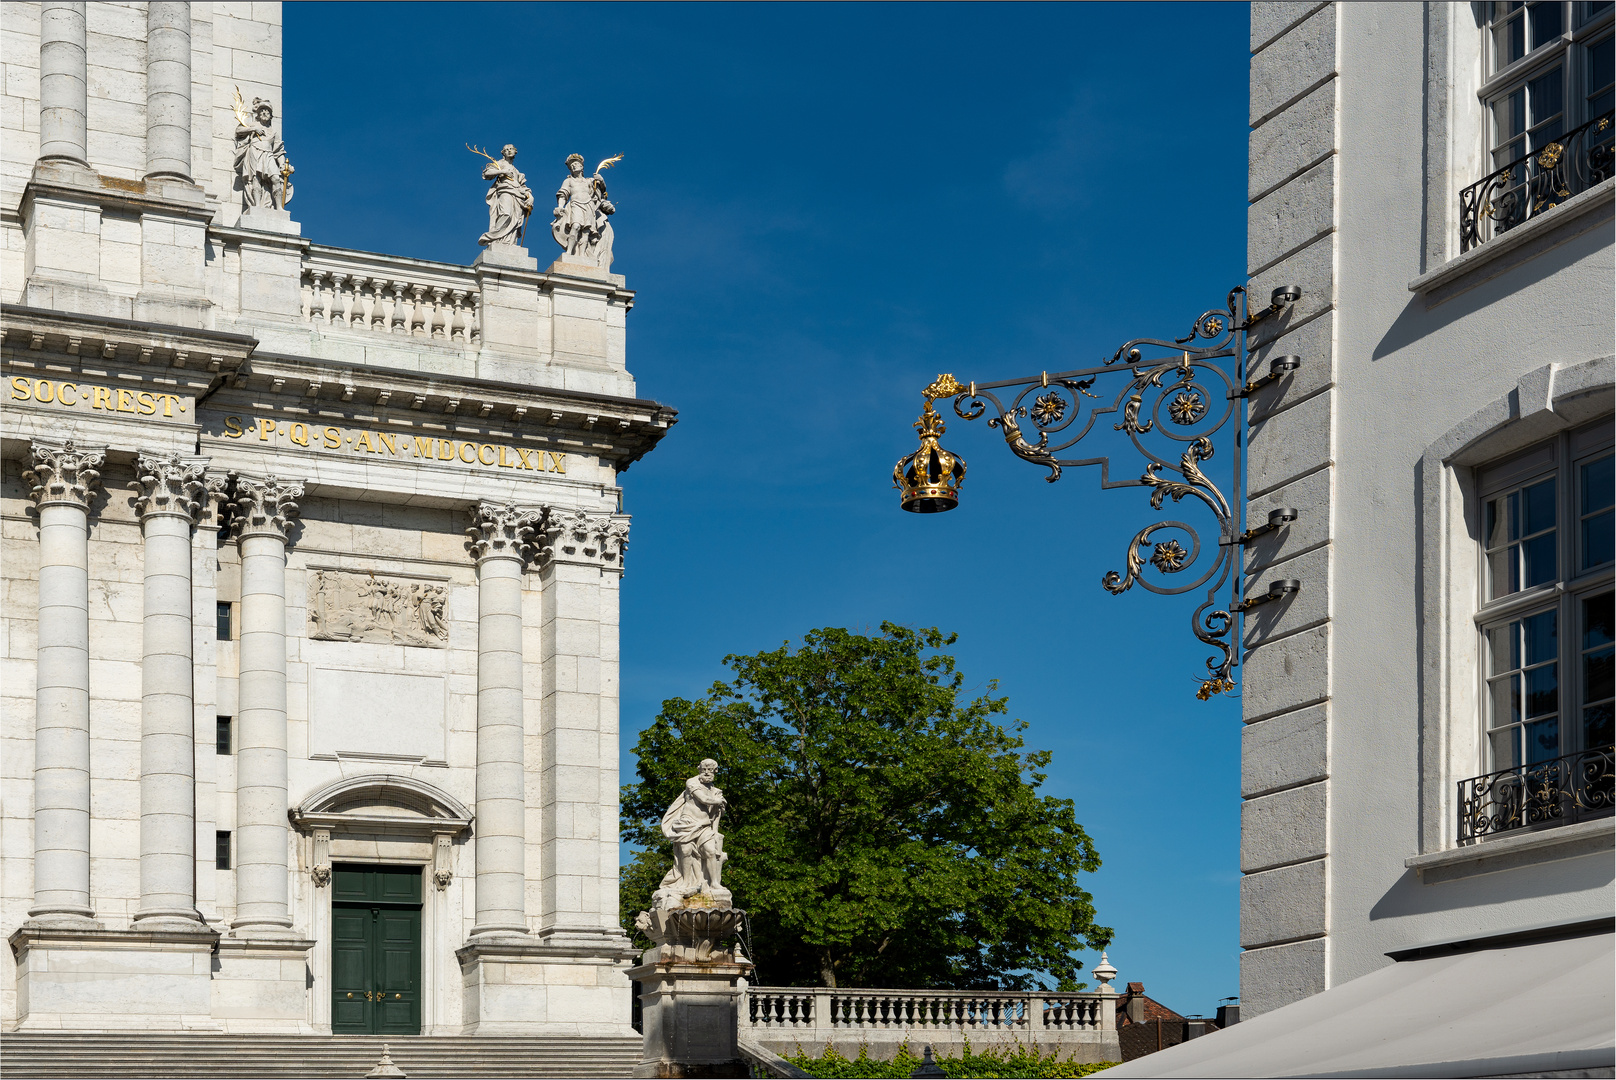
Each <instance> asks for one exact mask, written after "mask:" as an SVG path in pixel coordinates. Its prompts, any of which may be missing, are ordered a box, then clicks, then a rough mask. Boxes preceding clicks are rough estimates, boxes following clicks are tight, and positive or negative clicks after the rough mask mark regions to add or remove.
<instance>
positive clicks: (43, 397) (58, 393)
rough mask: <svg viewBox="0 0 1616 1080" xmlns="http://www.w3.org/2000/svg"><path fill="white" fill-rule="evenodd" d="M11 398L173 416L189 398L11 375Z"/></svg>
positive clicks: (136, 414) (135, 413) (180, 410)
mask: <svg viewBox="0 0 1616 1080" xmlns="http://www.w3.org/2000/svg"><path fill="white" fill-rule="evenodd" d="M11 400H12V401H37V402H39V403H40V404H42V405H66V406H67V407H68V408H70V409H75V408H76V409H88V410H97V411H100V412H119V413H130V414H132V415H134V416H156V415H157V414H158V413H162V415H164V416H168V417H172V416H174V415H176V414H183V413H184V412H185V409H186V399H185V398H183V397H181V396H180V395H178V394H158V393H153V392H151V391H149V390H131V389H129V387H127V386H96V385H95V384H94V383H80V382H65V381H62V380H58V379H30V378H29V377H28V376H26V375H17V376H14V377H13V378H12V380H11Z"/></svg>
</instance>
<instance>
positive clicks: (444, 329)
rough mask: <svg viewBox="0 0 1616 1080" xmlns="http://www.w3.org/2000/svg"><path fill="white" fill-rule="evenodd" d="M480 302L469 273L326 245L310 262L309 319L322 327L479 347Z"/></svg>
mask: <svg viewBox="0 0 1616 1080" xmlns="http://www.w3.org/2000/svg"><path fill="white" fill-rule="evenodd" d="M479 299H480V297H479V293H478V287H477V278H476V277H475V275H474V274H473V272H472V270H471V268H470V267H466V266H455V265H454V264H452V263H434V262H426V261H423V260H420V259H406V258H398V257H395V256H389V255H377V254H372V253H370V252H365V251H351V250H349V249H346V248H332V247H322V246H320V245H318V244H315V245H311V246H310V247H309V249H308V253H307V255H306V256H305V257H304V260H303V281H302V312H301V314H302V317H303V321H304V322H305V323H308V324H311V325H315V326H320V327H336V328H339V329H348V330H362V331H369V332H371V333H377V334H392V335H396V336H399V337H412V338H421V339H425V340H428V341H436V342H438V343H440V344H443V345H449V346H456V345H458V346H463V347H474V346H477V345H479V344H481V342H482V328H481V325H480V323H479V317H478V316H479V312H478V303H479Z"/></svg>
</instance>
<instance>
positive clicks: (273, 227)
mask: <svg viewBox="0 0 1616 1080" xmlns="http://www.w3.org/2000/svg"><path fill="white" fill-rule="evenodd" d="M236 226H237V228H239V229H242V230H244V231H245V232H248V233H255V234H257V235H245V236H243V237H242V238H241V314H242V316H243V317H244V318H255V319H264V318H269V319H284V320H287V321H293V320H296V319H298V318H300V317H301V313H302V310H303V295H302V288H303V286H302V282H303V249H304V248H305V247H306V246H308V242H307V241H306V240H304V239H302V238H301V236H299V233H300V232H301V231H302V227H301V226H300V225H298V223H297V222H295V221H293V220H292V212H291V211H290V210H276V209H274V208H272V207H267V206H250V207H248V208H247V209H245V210H243V211H242V212H241V218H240V220H239V221H237V222H236Z"/></svg>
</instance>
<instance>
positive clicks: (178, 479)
mask: <svg viewBox="0 0 1616 1080" xmlns="http://www.w3.org/2000/svg"><path fill="white" fill-rule="evenodd" d="M207 464H208V459H207V458H201V457H186V456H184V455H182V454H179V453H174V454H170V455H169V456H167V457H161V456H159V455H157V454H148V453H145V452H141V453H139V454H136V455H135V480H136V482H137V483H138V484H139V485H140V495H139V496H138V497H137V498H136V499H135V511H136V512H137V513H138V514H139V515H140V517H141V520H145V519H146V518H150V517H179V518H184V519H185V520H186V521H188V522H191V523H192V524H195V523H196V516H197V512H198V511H199V510H201V509H202V505H203V498H204V496H206V495H207V494H208V492H209V486H208V475H207Z"/></svg>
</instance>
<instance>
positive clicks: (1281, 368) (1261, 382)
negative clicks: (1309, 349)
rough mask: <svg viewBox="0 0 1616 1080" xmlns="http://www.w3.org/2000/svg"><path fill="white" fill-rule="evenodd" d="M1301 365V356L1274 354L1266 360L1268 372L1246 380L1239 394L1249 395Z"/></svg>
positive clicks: (1242, 395)
mask: <svg viewBox="0 0 1616 1080" xmlns="http://www.w3.org/2000/svg"><path fill="white" fill-rule="evenodd" d="M1301 366H1302V358H1301V357H1300V356H1276V357H1274V358H1273V359H1272V360H1270V361H1269V362H1268V374H1266V375H1264V376H1262V377H1261V378H1256V379H1252V380H1251V381H1250V382H1248V383H1247V384H1246V385H1245V389H1243V390H1241V392H1240V396H1241V397H1249V396H1250V395H1251V394H1253V393H1255V392H1256V391H1258V390H1261V389H1262V388H1263V387H1265V386H1267V385H1268V384H1269V383H1271V382H1276V381H1278V380H1279V379H1280V378H1282V377H1284V376H1286V375H1289V374H1290V373H1291V372H1293V371H1295V370H1297V369H1298V368H1300V367H1301Z"/></svg>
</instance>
